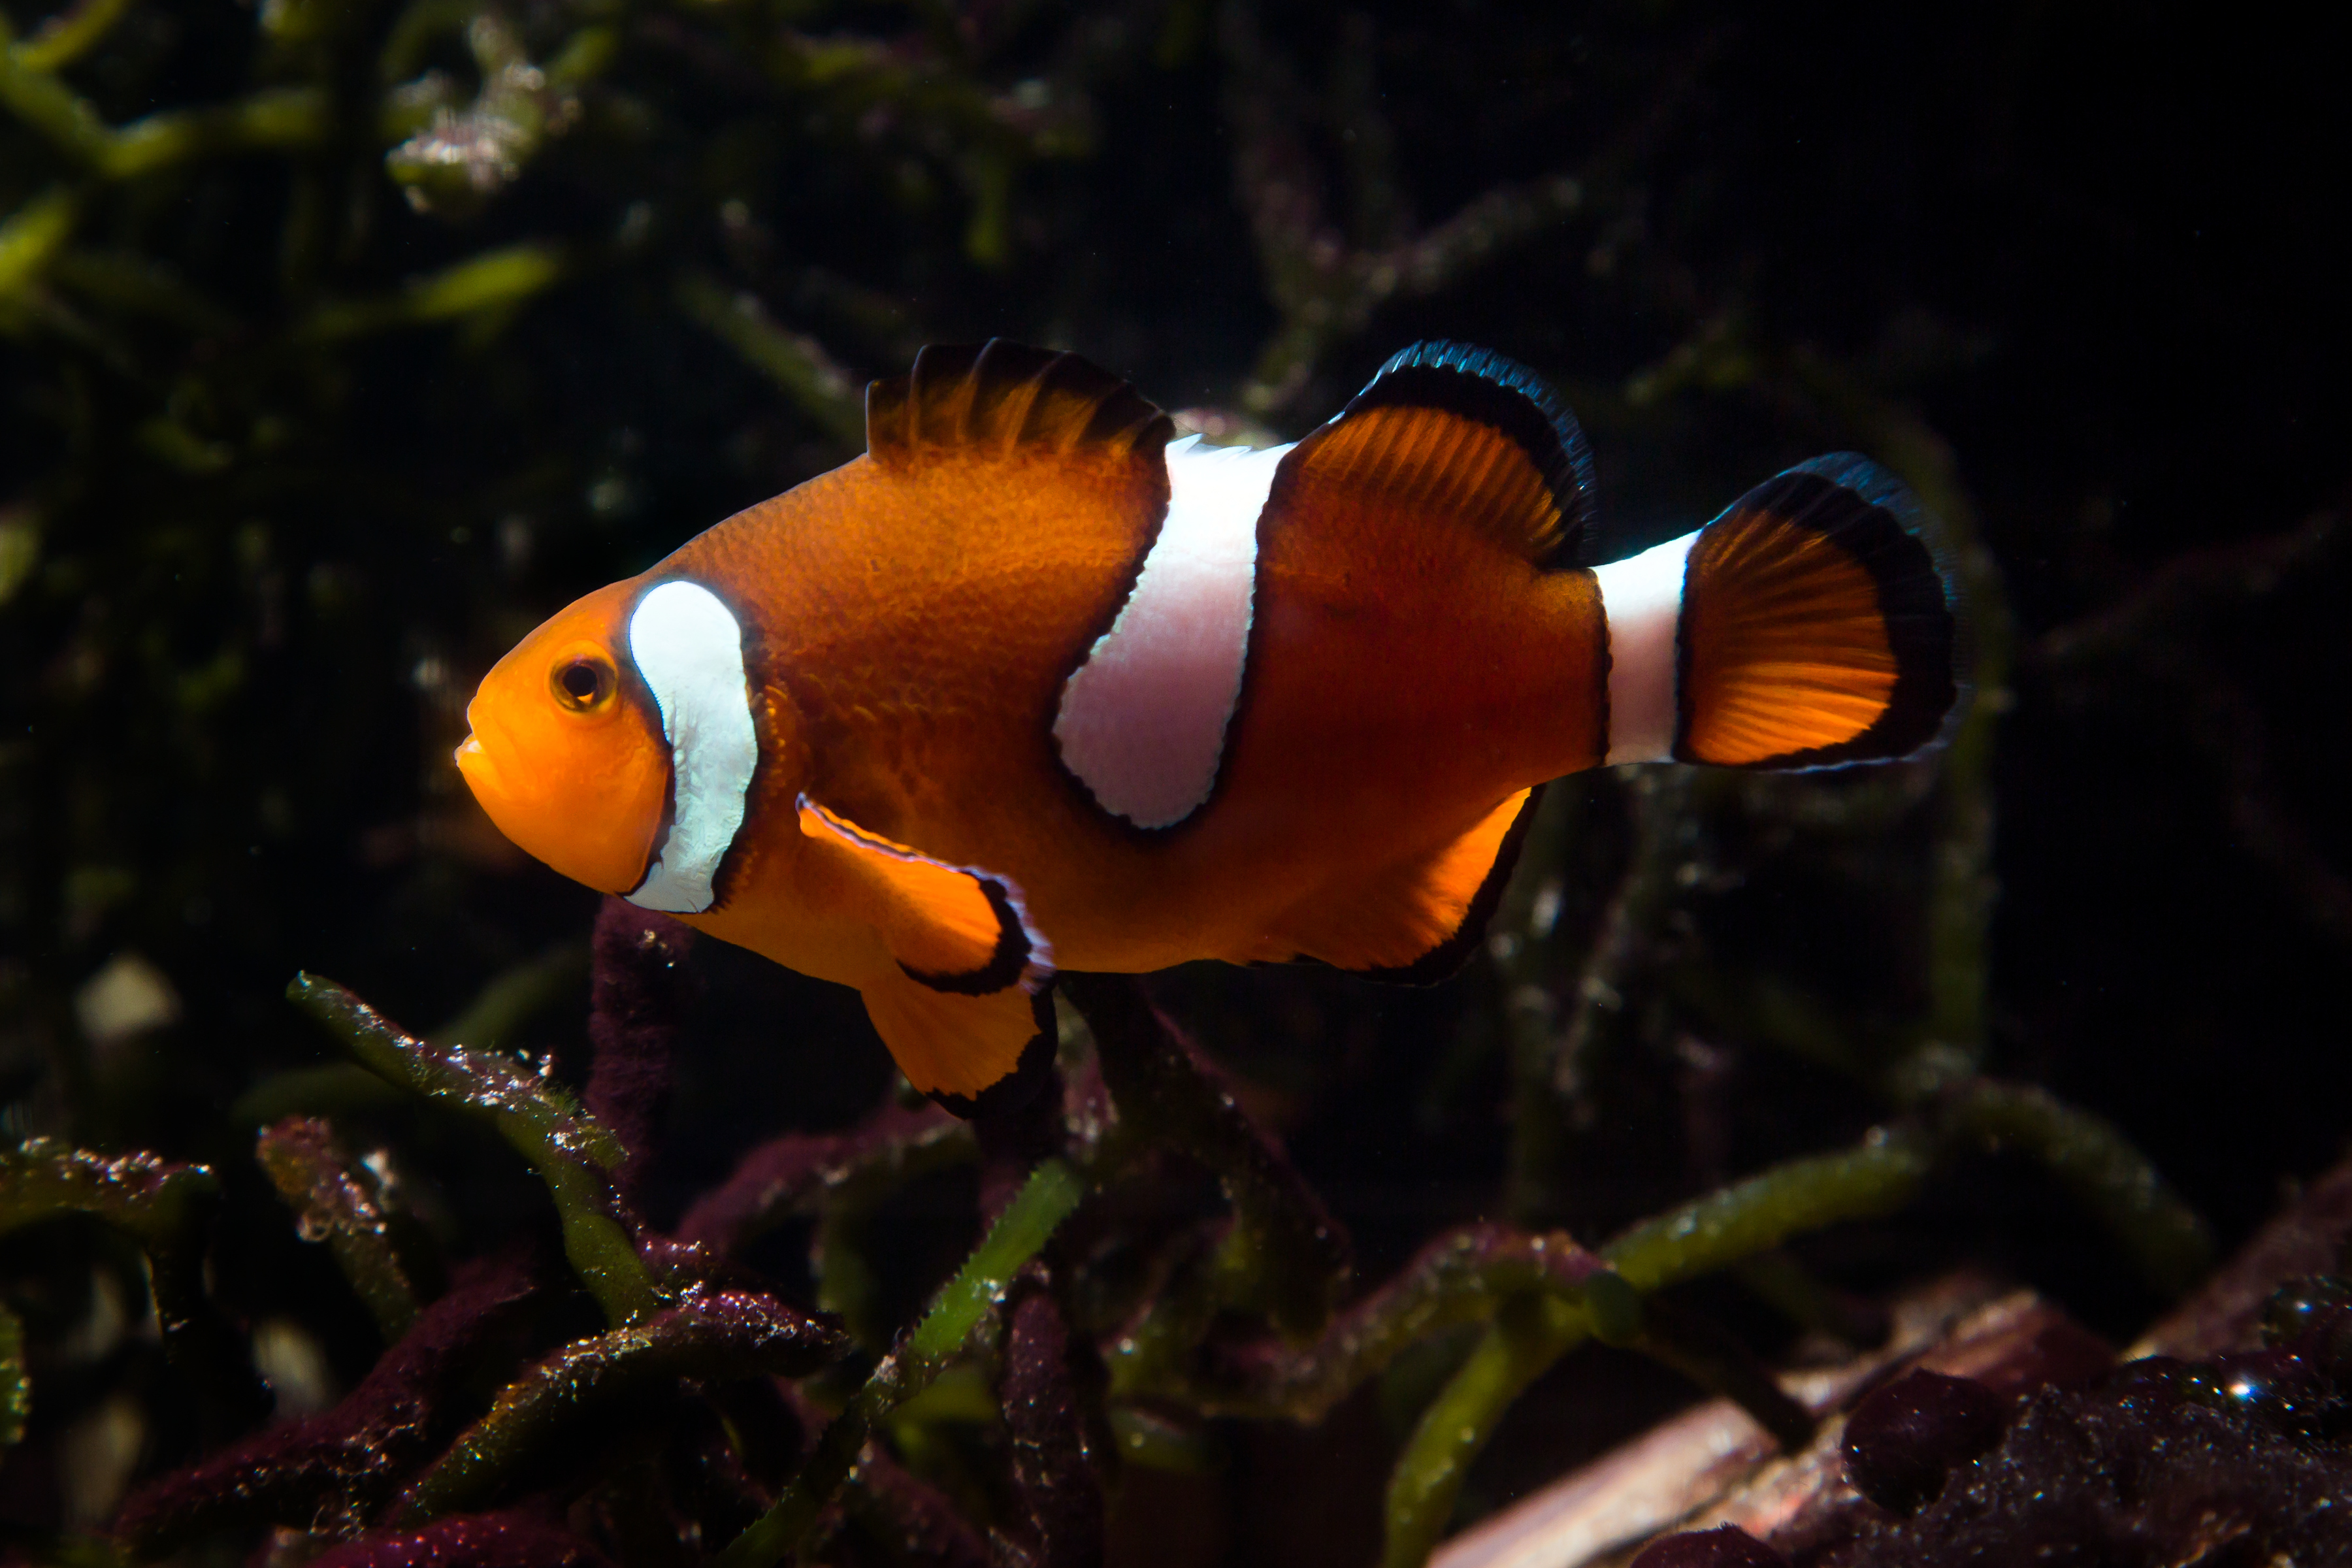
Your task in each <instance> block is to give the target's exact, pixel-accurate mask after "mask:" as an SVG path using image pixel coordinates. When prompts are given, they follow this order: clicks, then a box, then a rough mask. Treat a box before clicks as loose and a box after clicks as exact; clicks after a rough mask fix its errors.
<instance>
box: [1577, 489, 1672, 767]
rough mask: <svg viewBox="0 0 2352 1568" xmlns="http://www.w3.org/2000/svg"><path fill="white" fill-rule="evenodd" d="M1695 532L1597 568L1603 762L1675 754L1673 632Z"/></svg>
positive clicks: (1664, 757)
mask: <svg viewBox="0 0 2352 1568" xmlns="http://www.w3.org/2000/svg"><path fill="white" fill-rule="evenodd" d="M1697 540H1698V535H1697V534H1696V533H1685V534H1684V535H1683V536H1682V537H1681V538H1680V539H1670V540H1668V541H1666V542H1664V544H1661V545H1658V546H1656V547H1654V548H1653V549H1649V550H1644V551H1643V552H1642V553H1640V554H1639V555H1633V556H1628V557H1627V558H1626V559H1624V560H1622V561H1612V562H1611V563H1609V564H1608V565H1606V566H1596V567H1594V568H1593V569H1592V574H1593V575H1594V576H1595V577H1597V578H1599V579H1600V580H1601V614H1602V616H1605V617H1606V618H1607V620H1608V623H1609V761H1610V763H1612V764H1613V763H1656V762H1664V761H1666V760H1667V759H1669V758H1671V757H1672V756H1673V755H1674V752H1675V630H1676V628H1677V626H1679V625H1680V623H1681V621H1682V614H1683V563H1684V558H1685V557H1686V556H1688V555H1689V554H1690V548H1691V546H1692V545H1693V544H1694V543H1696V542H1697Z"/></svg>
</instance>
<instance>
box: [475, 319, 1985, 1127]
mask: <svg viewBox="0 0 2352 1568" xmlns="http://www.w3.org/2000/svg"><path fill="white" fill-rule="evenodd" d="M1172 434H1173V432H1172V427H1171V424H1170V422H1169V420H1168V418H1167V416H1165V415H1163V414H1161V413H1160V411H1159V410H1158V409H1156V408H1154V407H1153V406H1152V405H1150V404H1149V403H1147V402H1145V401H1144V400H1143V399H1142V398H1141V397H1139V395H1136V394H1135V393H1134V392H1133V391H1132V390H1130V389H1129V387H1127V386H1126V385H1124V384H1121V383H1119V382H1118V381H1116V380H1114V379H1113V378H1111V377H1109V376H1108V375H1106V374H1103V373H1102V372H1100V371H1098V370H1097V369H1095V368H1094V367H1093V366H1091V365H1089V364H1087V363H1086V362H1085V361H1083V360H1080V359H1077V358H1076V357H1075V356H1073V355H1069V354H1049V353H1041V352H1039V351H1036V350H1033V349H1025V348H1021V347H1017V346H1015V345H1013V344H1010V343H1005V342H992V343H990V344H988V345H987V346H986V347H985V348H982V349H978V350H974V349H968V348H967V349H939V348H934V349H927V350H925V351H924V352H923V353H922V354H921V355H920V357H919V358H918V359H917V360H916V362H915V367H914V370H913V372H912V374H910V375H908V376H906V377H902V378H898V379H896V380H891V381H886V382H877V383H876V384H874V385H873V387H871V388H870V389H869V390H868V393H867V397H866V442H867V452H866V456H864V457H862V458H857V459H856V460H854V461H852V462H850V463H848V464H846V465H845V466H843V467H842V468H836V469H835V470H834V471H832V472H831V473H828V474H824V475H821V476H819V477H818V478H816V479H811V480H809V481H808V482H807V483H806V484H803V485H801V486H799V487H798V488H797V489H792V490H789V491H787V492H786V493H784V494H783V495H781V496H778V497H776V498H775V499H774V500H769V501H766V502H763V503H762V504H761V505H759V506H755V507H752V508H751V509H750V510H746V511H743V512H741V513H739V514H738V515H736V516H735V517H732V518H730V519H729V520H728V521H725V522H722V523H720V524H719V526H717V527H716V528H713V529H711V530H709V531H708V532H706V533H703V534H701V535H700V536H699V537H698V538H696V539H694V540H691V541H689V542H688V543H687V544H686V545H684V546H683V547H682V548H680V549H679V550H678V551H677V552H676V553H675V554H673V555H671V556H670V557H669V558H668V559H667V560H666V561H664V562H662V563H660V564H659V565H657V566H656V567H654V568H653V569H652V570H651V571H649V572H646V573H645V574H642V575H641V576H638V577H635V578H632V579H630V580H629V581H627V582H625V583H617V584H613V585H612V586H610V587H608V588H604V589H602V590H600V591H599V592H597V593H595V594H592V595H589V596H588V597H586V598H584V599H583V600H581V601H580V602H579V603H578V604H576V605H572V607H571V608H569V609H567V610H565V611H563V612H562V614H561V615H558V616H556V617H555V618H554V619H552V620H551V621H549V622H548V623H547V624H546V625H545V626H541V628H540V629H539V630H538V631H537V632H534V633H533V634H532V635H531V636H530V637H528V638H526V639H525V640H524V641H523V642H522V643H521V645H520V646H519V647H516V648H515V649H514V650H513V651H512V652H510V653H509V654H508V655H507V657H506V658H504V659H502V660H501V661H500V662H499V665H498V666H497V668H494V669H493V670H492V671H491V672H490V674H489V675H488V678H487V679H484V681H483V682H482V687H481V689H480V691H479V692H478V694H477V695H476V697H475V699H474V701H473V705H472V707H471V708H470V709H469V710H468V712H467V718H468V720H469V721H470V722H471V724H472V727H473V734H472V735H471V736H470V737H469V738H468V739H467V742H466V744H465V745H464V746H463V747H462V748H460V749H459V751H458V753H457V763H458V765H459V767H460V768H461V769H462V770H463V771H464V773H465V775H466V779H467V783H468V784H470V785H471V786H472V788H473V790H474V793H475V795H477V796H478V798H479V799H480V800H481V803H482V805H483V806H484V807H485V808H486V809H487V810H488V812H489V815H490V816H491V818H492V820H493V821H495V822H496V823H497V824H498V825H499V827H500V828H501V829H502V830H504V831H505V832H506V833H507V835H508V836H509V837H511V838H513V839H514V840H515V842H516V843H517V844H519V845H520V846H521V847H523V848H524V849H526V850H528V851H530V853H531V854H533V855H535V856H537V857H538V858H541V859H542V860H544V861H546V862H547V863H548V864H549V865H551V866H552V867H553V868H556V869H557V870H559V871H562V872H563V873H565V874H566V875H568V876H571V877H573V878H575V879H579V880H581V881H583V882H585V883H588V884H589V885H590V886H592V887H596V888H600V889H607V890H609V891H612V892H615V893H623V894H625V895H627V896H628V897H629V898H630V899H632V900H635V902H637V903H639V904H642V905H645V906H646V907H648V908H652V909H657V910H670V911H673V912H675V913H677V915H678V917H679V918H680V919H682V920H685V921H688V923H689V924H691V925H694V926H696V927H698V929H700V930H702V931H708V932H709V933H710V934H712V935H714V936H717V937H720V938H722V939H724V940H726V941H729V942H738V943H740V944H741V945H743V946H745V947H749V948H751V949H753V950H754V951H756V952H761V953H764V954H766V955H767V956H769V957H771V958H772V959H774V960H776V961H777V962H779V963H783V964H786V965H788V966H790V967H792V968H793V969H797V970H801V971H803V972H804V973H810V974H814V975H818V976H821V977H823V978H825V979H830V980H836V981H840V982H842V983H844V984H849V985H854V986H856V987H857V989H858V990H859V991H860V992H861V993H863V994H864V996H865V999H866V1008H867V1010H868V1012H869V1014H870V1015H871V1016H872V1017H873V1020H874V1024H875V1026H876V1027H877V1030H878V1031H879V1032H880V1034H881V1037H882V1038H883V1040H884V1042H885V1043H886V1044H887V1045H888V1047H890V1050H891V1053H892V1054H893V1055H894V1056H895V1057H896V1058H898V1065H899V1066H900V1068H902V1069H904V1070H905V1072H906V1074H907V1076H908V1079H910V1080H911V1081H912V1082H913V1083H914V1085H915V1086H916V1087H917V1088H918V1089H922V1090H923V1091H924V1092H926V1093H928V1094H929V1095H931V1096H932V1097H933V1098H935V1099H937V1100H940V1102H941V1103H943V1104H946V1105H948V1106H949V1107H950V1109H954V1110H959V1111H961V1112H964V1113H969V1112H971V1110H973V1109H974V1108H976V1107H982V1106H985V1105H988V1104H990V1103H992V1102H995V1101H999V1100H1011V1099H1013V1098H1015V1097H1017V1096H1018V1095H1019V1094H1020V1093H1022V1092H1023V1091H1024V1089H1025V1087H1026V1086H1027V1085H1028V1084H1029V1083H1030V1082H1032V1081H1034V1079H1035V1078H1036V1077H1037V1076H1038V1075H1039V1074H1041V1073H1042V1072H1043V1070H1044V1068H1045V1063H1046V1061H1047V1059H1048V1058H1049V1056H1050V1049H1051V1046H1050V1041H1051V1029H1050V1027H1049V1025H1050V1013H1049V1012H1048V1010H1047V1007H1046V1000H1045V998H1046V991H1047V987H1048V986H1049V984H1050V983H1051V980H1052V977H1053V974H1054V973H1055V970H1056V969H1057V968H1066V969H1071V970H1080V971H1109V972H1140V971H1148V970H1153V969H1159V968H1163V967H1165V966H1167V965H1170V964H1173V963H1182V962H1184V961H1187V960H1190V959H1197V958H1216V959H1224V960H1228V961H1232V962H1235V963H1252V962H1260V961H1269V960H1271V961H1281V960H1289V959H1294V958H1301V957H1307V958H1315V959H1319V960H1322V961H1323V962H1325V963H1331V964H1335V965H1337V966H1339V967H1340V968H1343V969H1348V970H1352V971H1356V972H1359V973H1371V974H1381V975H1388V976H1391V977H1395V978H1403V979H1418V978H1434V977H1437V976H1439V975H1442V974H1444V973H1446V972H1448V971H1450V970H1451V969H1452V968H1453V967H1454V965H1455V964H1457V963H1459V961H1460V960H1461V958H1462V957H1463V956H1464V955H1465V953H1466V952H1468V950H1469V947H1470V945H1471V944H1472V943H1473V942H1475V940H1476V938H1477V935H1478V931H1479V928H1480V926H1481V925H1482V924H1483V923H1484V921H1485V920H1486V914H1487V912H1488V911H1489V910H1490V909H1491V907H1492V905H1493V903H1494V901H1495V900H1496V897H1497V896H1498V894H1499V892H1500V890H1501V885H1502V882H1503V879H1504V878H1505V877H1506V875H1507V873H1508V871H1509V869H1510V865H1511V861H1512V858H1513V855H1514V851H1515V849H1516V847H1517V836H1518V830H1519V829H1520V828H1521V827H1522V826H1523V825H1524V824H1525V822H1526V820H1527V816H1528V811H1529V809H1530V807H1531V805H1532V803H1533V798H1534V795H1533V792H1534V789H1535V788H1536V786H1538V785H1540V784H1543V783H1544V782H1545V781H1547V780H1549V779H1552V778H1556V777H1558V776H1559V775H1560V774H1563V773H1574V772H1576V771H1578V770H1580V769H1583V768H1590V767H1595V766H1598V765H1601V764H1602V763H1626V762H1643V761H1652V760H1659V759H1667V758H1671V759H1675V760H1678V761H1684V762H1696V763H1717V764H1721V765H1728V766H1747V767H1808V766H1821V765H1827V764H1832V763H1845V762H1862V761H1871V760H1877V759H1883V758H1888V757H1894V756H1899V755H1902V754H1905V753H1906V752H1912V751H1916V750H1917V749H1918V748H1919V747H1921V746H1923V745H1926V744H1927V743H1929V742H1931V741H1933V739H1934V738H1935V737H1936V736H1937V733H1938V731H1940V729H1941V728H1942V726H1943V725H1944V723H1945V721H1946V719H1947V717H1948V714H1949V713H1950V712H1951V710H1952V709H1953V707H1954V704H1955V701H1956V699H1957V695H1958V687H1957V683H1956V680H1955V676H1954V658H1953V633H1954V616H1953V611H1952V604H1951V593H1950V589H1949V585H1948V580H1947V578H1946V576H1945V574H1943V573H1942V572H1940V571H1939V570H1938V567H1937V563H1936V560H1935V556H1934V552H1932V551H1931V550H1930V549H1929V548H1928V547H1927V544H1926V543H1925V542H1923V541H1922V539H1921V538H1920V536H1919V533H1918V531H1917V521H1916V520H1917V513H1916V508H1915V507H1914V506H1913V505H1912V504H1911V503H1910V501H1909V500H1908V498H1907V497H1906V495H1905V494H1904V492H1903V491H1902V489H1901V488H1900V487H1899V486H1897V485H1896V484H1895V482H1894V481H1893V480H1892V479H1889V478H1888V477H1887V476H1886V475H1885V473H1883V472H1882V471H1881V470H1879V469H1877V468H1874V467H1873V466H1872V465H1870V464H1869V463H1867V462H1865V461H1864V460H1863V459H1861V458H1852V457H1845V458H1821V459H1816V460H1815V461H1814V462H1811V463H1808V464H1805V465H1803V466H1802V467H1801V468H1794V469H1791V470H1790V471H1789V472H1788V473H1785V474H1783V475H1781V476H1780V478H1778V479H1772V480H1770V481H1769V482H1767V483H1766V484H1764V485H1761V486H1759V487H1758V488H1757V489H1755V490H1753V491H1751V492H1749V494H1748V496H1746V497H1744V498H1743V499H1742V500H1740V501H1739V502H1738V503H1737V504H1736V505H1734V506H1733V507H1732V508H1731V509H1730V510H1728V511H1727V512H1725V513H1724V514H1723V515H1722V516H1721V517H1719V518H1717V520H1716V521H1713V522H1711V523H1709V524H1708V525H1707V526H1706V527H1705V528H1703V529H1700V530H1699V531H1696V533H1693V534H1690V535H1688V536H1686V537H1685V538H1682V539H1679V540H1675V541H1673V542H1669V543H1667V544H1663V545H1660V546H1658V547H1657V548H1655V549H1653V550H1649V551H1645V552H1641V553H1640V554H1637V555H1634V556H1633V557H1631V558H1630V559H1628V560H1625V561H1622V562H1617V563H1607V564H1599V565H1595V564H1593V563H1591V560H1590V557H1591V555H1593V554H1594V553H1595V550H1594V546H1593V540H1592V528H1591V479H1590V466H1589V462H1588V460H1587V458H1586V457H1585V453H1584V447H1583V439H1582V437H1581V435H1580V432H1579V431H1578V430H1577V427H1576V425H1575V422H1574V420H1573V419H1572V418H1570V416H1569V415H1568V413H1567V411H1566V410H1565V409H1564V408H1562V407H1560V406H1559V404H1558V403H1557V401H1556V400H1555V399H1554V398H1553V397H1552V396H1551V395H1550V394H1549V392H1548V391H1546V390H1545V389H1544V388H1543V387H1542V386H1541V385H1540V384H1539V383H1538V382H1537V381H1536V379H1535V378H1534V377H1533V376H1532V375H1531V374H1528V372H1526V371H1524V370H1522V369H1520V368H1519V367H1517V366H1516V365H1513V364H1511V363H1508V362H1507V361H1504V360H1501V359H1499V358H1497V357H1496V356H1494V355H1491V354H1487V353H1483V352H1481V351H1477V350H1473V349H1465V348H1461V347H1458V346H1456V345H1452V344H1444V343H1426V344H1422V345H1419V346H1417V347H1415V348H1413V349H1410V350H1407V351H1406V352H1405V353H1402V354H1399V355H1398V356H1397V357H1396V358H1395V359H1393V360H1391V362H1390V363H1389V364H1388V365H1387V366H1386V367H1385V368H1383V369H1382V371H1381V374H1379V375H1378V376H1376V377H1375V378H1374V379H1373V381H1372V382H1371V384H1370V385H1369V386H1367V387H1366V388H1365V389H1364V391H1363V392H1361V393H1360V394H1359V395H1357V396H1356V398H1355V399H1354V401H1352V402H1351V403H1349V405H1348V407H1347V409H1346V410H1345V411H1344V412H1342V413H1341V414H1340V415H1339V416H1338V417H1337V418H1335V419H1334V420H1332V421H1331V422H1330V423H1329V424H1328V425H1325V426H1322V427H1321V428H1320V429H1318V430H1317V431H1315V432H1314V433H1313V434H1311V435H1309V436H1308V437H1307V438H1306V439H1304V440H1302V441H1300V442H1298V443H1297V444H1296V445H1294V446H1290V447H1276V448H1274V449H1272V450H1267V451H1243V450H1238V449H1221V448H1214V447H1202V446H1200V445H1199V444H1198V443H1197V442H1195V441H1192V440H1184V441H1171V436H1172Z"/></svg>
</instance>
